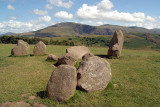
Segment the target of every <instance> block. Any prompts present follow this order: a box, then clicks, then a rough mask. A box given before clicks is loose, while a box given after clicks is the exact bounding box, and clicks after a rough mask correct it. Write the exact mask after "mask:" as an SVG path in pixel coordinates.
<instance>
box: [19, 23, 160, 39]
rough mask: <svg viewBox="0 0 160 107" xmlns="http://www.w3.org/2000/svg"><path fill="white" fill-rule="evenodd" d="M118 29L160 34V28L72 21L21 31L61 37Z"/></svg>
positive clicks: (102, 32)
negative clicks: (30, 30)
mask: <svg viewBox="0 0 160 107" xmlns="http://www.w3.org/2000/svg"><path fill="white" fill-rule="evenodd" d="M116 30H122V31H123V32H124V33H133V32H134V33H135V32H136V33H137V32H141V33H151V34H160V29H151V30H149V29H145V28H141V27H124V26H118V25H108V24H107V25H102V26H90V25H84V24H78V23H72V22H65V23H59V24H56V25H52V26H49V27H47V28H44V29H40V30H38V31H34V32H27V33H21V34H19V36H24V37H28V36H29V37H30V36H34V37H57V36H58V37H61V36H63V37H64V36H82V35H113V33H114V32H115V31H116Z"/></svg>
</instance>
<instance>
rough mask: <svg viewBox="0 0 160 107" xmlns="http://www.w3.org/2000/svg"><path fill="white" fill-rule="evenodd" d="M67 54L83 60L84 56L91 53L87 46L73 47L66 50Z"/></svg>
mask: <svg viewBox="0 0 160 107" xmlns="http://www.w3.org/2000/svg"><path fill="white" fill-rule="evenodd" d="M66 53H70V54H72V55H73V56H75V57H76V58H78V59H82V56H83V55H85V54H86V53H90V50H89V49H88V48H87V47H85V46H73V47H70V48H67V49H66Z"/></svg>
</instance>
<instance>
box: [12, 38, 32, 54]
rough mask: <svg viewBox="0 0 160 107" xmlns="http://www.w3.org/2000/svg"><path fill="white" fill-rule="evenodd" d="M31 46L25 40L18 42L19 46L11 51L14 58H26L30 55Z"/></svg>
mask: <svg viewBox="0 0 160 107" xmlns="http://www.w3.org/2000/svg"><path fill="white" fill-rule="evenodd" d="M29 51H30V48H29V44H28V43H27V42H24V41H23V40H18V43H17V46H16V47H14V48H13V49H12V50H11V55H14V56H25V55H29Z"/></svg>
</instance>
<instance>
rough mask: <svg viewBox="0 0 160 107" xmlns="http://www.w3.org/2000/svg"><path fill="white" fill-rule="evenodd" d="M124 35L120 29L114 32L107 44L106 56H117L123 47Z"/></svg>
mask: <svg viewBox="0 0 160 107" xmlns="http://www.w3.org/2000/svg"><path fill="white" fill-rule="evenodd" d="M123 42H124V36H123V32H122V31H121V30H118V31H116V32H115V33H114V35H113V38H112V40H111V41H110V44H109V50H108V56H114V57H119V56H121V51H122V48H123Z"/></svg>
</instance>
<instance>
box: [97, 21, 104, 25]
mask: <svg viewBox="0 0 160 107" xmlns="http://www.w3.org/2000/svg"><path fill="white" fill-rule="evenodd" d="M96 24H97V25H103V24H104V23H103V22H100V21H99V22H96Z"/></svg>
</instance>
